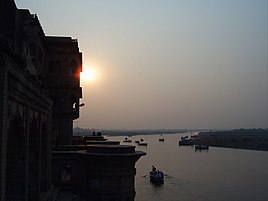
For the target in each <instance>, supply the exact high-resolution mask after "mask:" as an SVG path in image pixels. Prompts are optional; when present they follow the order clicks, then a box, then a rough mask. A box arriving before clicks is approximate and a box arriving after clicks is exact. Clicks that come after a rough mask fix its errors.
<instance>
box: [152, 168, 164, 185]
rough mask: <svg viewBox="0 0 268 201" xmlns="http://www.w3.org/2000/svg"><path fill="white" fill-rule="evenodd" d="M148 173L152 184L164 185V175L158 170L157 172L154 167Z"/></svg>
mask: <svg viewBox="0 0 268 201" xmlns="http://www.w3.org/2000/svg"><path fill="white" fill-rule="evenodd" d="M149 173H150V181H151V182H152V183H157V184H162V183H164V173H163V172H162V171H160V170H157V169H156V168H155V167H154V166H153V169H152V171H150V172H149Z"/></svg>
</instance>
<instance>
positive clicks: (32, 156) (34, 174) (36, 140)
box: [28, 120, 40, 201]
mask: <svg viewBox="0 0 268 201" xmlns="http://www.w3.org/2000/svg"><path fill="white" fill-rule="evenodd" d="M28 160H29V162H28V164H29V166H28V200H29V201H36V200H39V192H40V182H39V181H40V178H39V174H40V173H39V171H40V131H39V128H38V123H37V121H36V120H33V121H32V123H31V126H30V132H29V152H28Z"/></svg>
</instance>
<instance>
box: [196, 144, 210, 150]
mask: <svg viewBox="0 0 268 201" xmlns="http://www.w3.org/2000/svg"><path fill="white" fill-rule="evenodd" d="M197 149H199V150H202V149H206V150H208V149H209V146H208V145H195V150H197Z"/></svg>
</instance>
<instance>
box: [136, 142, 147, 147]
mask: <svg viewBox="0 0 268 201" xmlns="http://www.w3.org/2000/svg"><path fill="white" fill-rule="evenodd" d="M138 145H139V146H147V142H139V144H138Z"/></svg>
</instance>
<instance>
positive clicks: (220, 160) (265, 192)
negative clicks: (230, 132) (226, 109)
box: [107, 133, 268, 201]
mask: <svg viewBox="0 0 268 201" xmlns="http://www.w3.org/2000/svg"><path fill="white" fill-rule="evenodd" d="M193 134H194V133H193ZM186 135H188V136H190V135H192V134H190V133H180V134H166V135H163V136H162V137H164V139H165V141H164V142H159V138H160V135H137V136H132V137H131V139H132V143H122V141H123V139H124V137H125V136H117V137H107V138H108V139H109V140H119V141H121V144H130V145H135V140H140V139H141V138H142V139H144V141H145V142H147V143H148V146H147V147H143V146H138V145H135V146H136V150H140V151H144V152H146V153H147V155H146V156H143V157H141V158H140V159H139V160H138V162H137V163H136V169H137V174H136V180H135V187H136V197H135V201H267V200H268V152H264V151H251V150H241V149H230V148H217V147H210V148H209V150H208V151H207V150H202V151H195V149H194V147H191V146H179V144H178V142H179V139H180V137H182V136H186ZM152 165H155V166H156V167H157V168H158V169H160V170H162V171H163V172H164V173H165V174H166V176H165V179H164V180H165V181H164V184H163V185H160V186H155V185H153V184H152V183H151V182H150V181H149V174H148V172H149V171H150V170H151V167H152Z"/></svg>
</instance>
